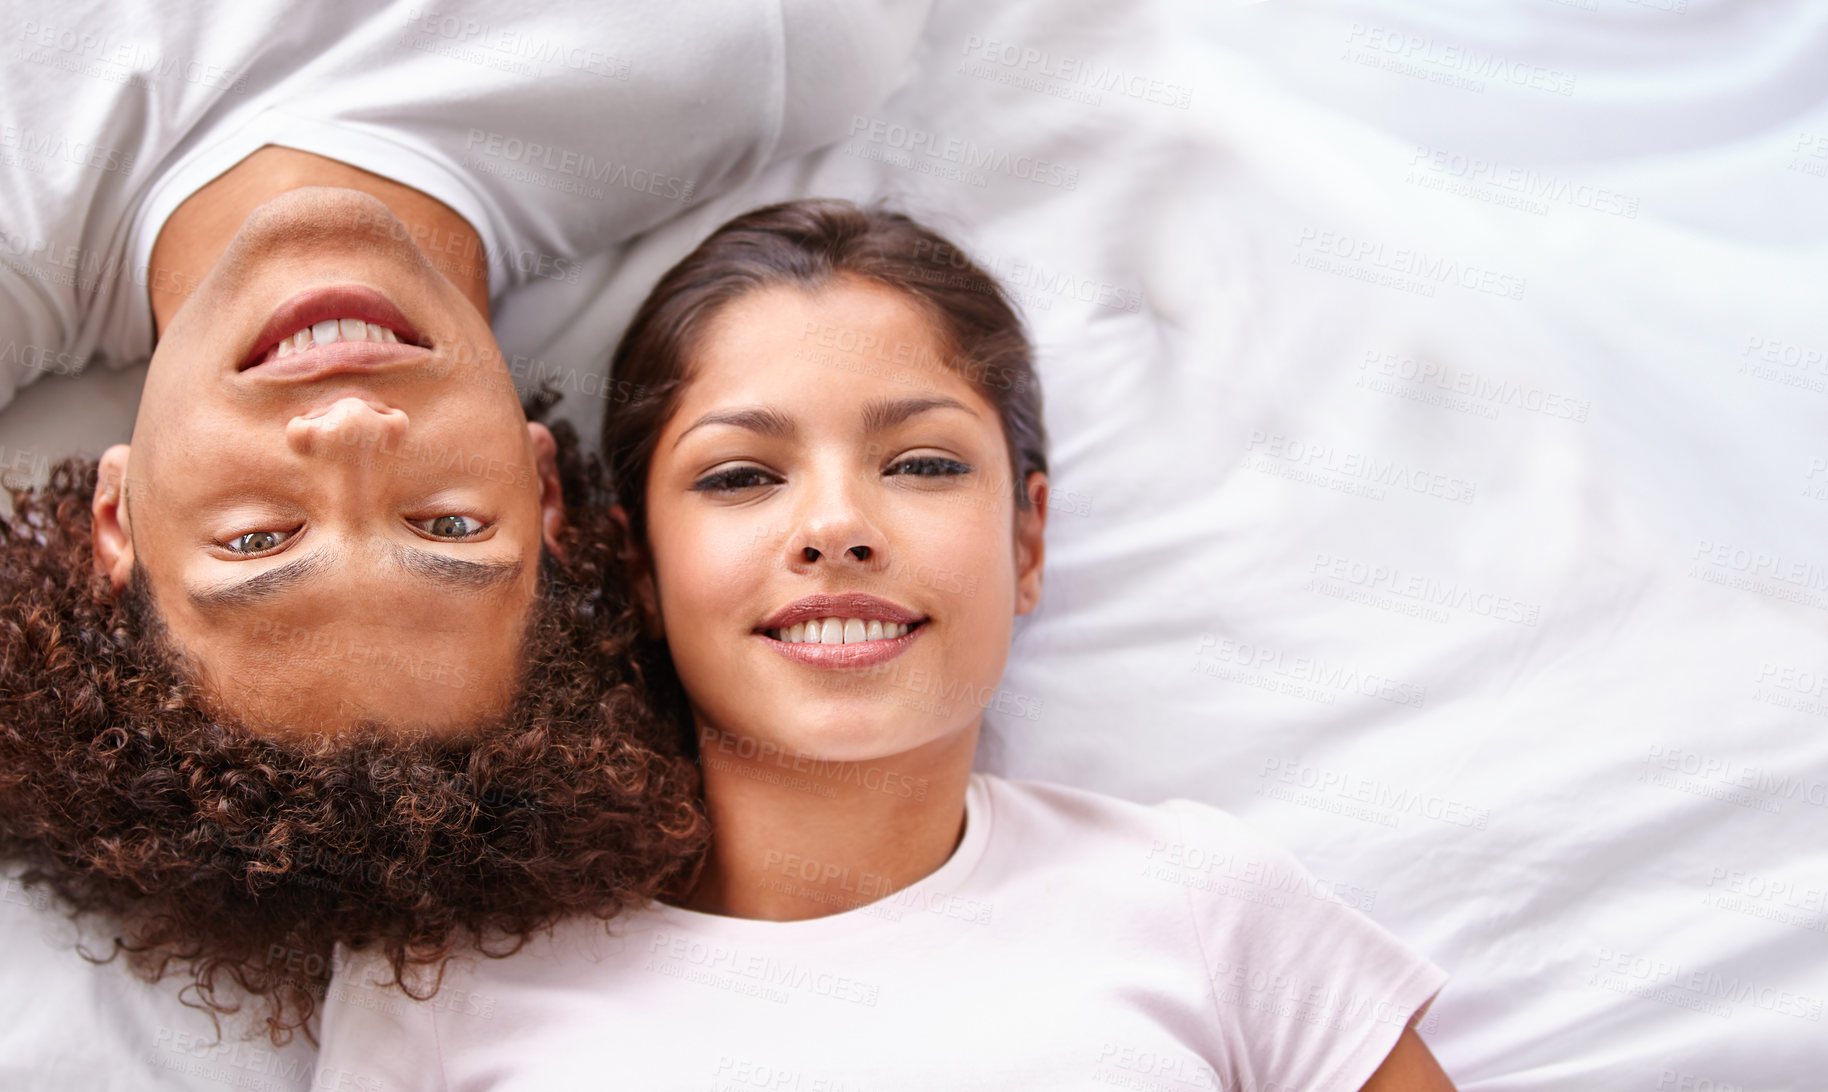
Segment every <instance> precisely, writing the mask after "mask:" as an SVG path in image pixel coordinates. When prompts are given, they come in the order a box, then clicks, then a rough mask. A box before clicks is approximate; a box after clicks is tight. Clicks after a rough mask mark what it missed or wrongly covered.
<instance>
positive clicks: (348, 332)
mask: <svg viewBox="0 0 1828 1092" xmlns="http://www.w3.org/2000/svg"><path fill="white" fill-rule="evenodd" d="M399 340H400V338H399V335H397V334H395V333H394V332H393V331H392V330H389V329H388V328H387V327H385V326H376V325H375V324H374V323H372V322H363V321H362V320H361V319H359V318H346V319H325V320H324V321H322V322H315V323H312V324H311V325H310V326H307V327H305V328H304V329H303V330H300V331H299V332H298V333H296V334H293V335H292V336H291V337H288V338H283V339H281V340H280V342H279V344H278V345H277V346H275V347H274V349H273V352H272V353H271V354H270V355H271V357H272V358H275V359H276V358H278V357H282V356H291V355H292V354H293V353H301V352H304V351H305V350H306V349H310V348H312V347H314V346H318V345H334V344H335V343H337V342H339V341H382V342H387V343H389V344H398V342H399Z"/></svg>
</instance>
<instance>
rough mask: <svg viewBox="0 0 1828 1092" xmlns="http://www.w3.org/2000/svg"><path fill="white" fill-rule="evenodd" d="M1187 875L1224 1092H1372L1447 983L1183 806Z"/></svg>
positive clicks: (1307, 880) (1271, 858) (1227, 828)
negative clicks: (1365, 1090)
mask: <svg viewBox="0 0 1828 1092" xmlns="http://www.w3.org/2000/svg"><path fill="white" fill-rule="evenodd" d="M1167 807H1168V810H1169V811H1170V812H1172V813H1173V814H1174V815H1175V816H1176V817H1177V818H1178V819H1179V820H1180V842H1179V843H1178V844H1176V845H1171V846H1168V847H1165V849H1163V851H1162V852H1160V853H1159V854H1158V857H1159V858H1160V859H1161V860H1160V863H1161V865H1162V867H1164V868H1168V869H1172V870H1175V871H1177V872H1178V873H1179V876H1178V878H1179V881H1180V884H1181V886H1182V887H1183V888H1184V889H1185V890H1186V892H1187V895H1188V900H1189V903H1190V907H1191V910H1192V913H1193V919H1194V928H1195V931H1196V933H1197V935H1198V937H1199V942H1200V947H1201V956H1202V958H1203V959H1204V961H1205V969H1206V973H1207V977H1208V980H1209V982H1210V985H1211V989H1212V997H1213V1007H1214V1012H1213V1017H1212V1018H1213V1020H1214V1022H1215V1023H1214V1038H1215V1040H1216V1042H1215V1044H1214V1045H1215V1047H1216V1049H1215V1050H1214V1051H1213V1055H1214V1060H1215V1064H1217V1065H1219V1067H1220V1072H1221V1073H1222V1074H1223V1075H1224V1076H1225V1078H1226V1080H1225V1081H1224V1083H1223V1085H1222V1087H1225V1088H1248V1089H1301V1090H1303V1092H1358V1090H1359V1089H1360V1088H1362V1087H1363V1086H1364V1083H1365V1082H1366V1081H1368V1080H1370V1079H1371V1075H1372V1074H1373V1073H1375V1072H1376V1071H1377V1068H1378V1066H1380V1065H1382V1064H1383V1061H1384V1059H1385V1058H1386V1057H1388V1056H1389V1053H1390V1051H1391V1049H1392V1048H1393V1047H1395V1046H1396V1041H1397V1039H1398V1038H1399V1037H1400V1036H1401V1035H1402V1032H1403V1029H1404V1028H1405V1027H1407V1026H1409V1025H1410V1024H1411V1023H1412V1022H1414V1021H1416V1020H1418V1019H1419V1018H1420V1015H1421V1013H1422V1011H1423V1010H1424V1009H1425V1008H1426V1007H1427V1005H1428V1004H1429V1003H1430V1002H1432V1001H1433V999H1434V996H1435V994H1436V993H1438V992H1439V991H1440V989H1441V986H1442V984H1443V983H1444V982H1445V981H1446V979H1447V975H1446V972H1444V971H1442V970H1441V968H1439V967H1437V966H1435V965H1434V964H1433V963H1431V962H1429V961H1428V960H1427V959H1425V958H1423V957H1422V956H1421V955H1419V954H1417V953H1416V952H1414V951H1412V950H1410V949H1409V948H1408V947H1406V946H1405V945H1404V944H1403V943H1402V941H1400V940H1398V939H1397V938H1396V937H1395V936H1394V935H1392V934H1391V933H1390V932H1389V931H1388V930H1386V929H1385V928H1384V927H1382V926H1381V925H1379V924H1377V923H1376V922H1375V921H1372V920H1371V919H1370V918H1369V917H1367V916H1366V915H1365V914H1364V913H1362V912H1361V911H1359V910H1358V909H1356V908H1355V907H1354V906H1352V905H1350V903H1352V902H1355V901H1358V899H1357V897H1356V896H1357V895H1358V893H1359V892H1358V889H1355V888H1350V887H1342V886H1340V885H1335V884H1327V883H1323V882H1321V881H1319V880H1317V879H1316V878H1315V877H1314V875H1313V874H1312V873H1310V872H1308V870H1307V869H1305V868H1304V867H1302V865H1301V863H1300V862H1299V861H1297V860H1296V859H1295V857H1294V855H1293V854H1291V853H1289V852H1288V851H1287V850H1285V849H1283V848H1282V847H1281V846H1279V845H1277V844H1275V843H1274V842H1272V841H1271V840H1270V839H1268V838H1267V837H1265V836H1263V835H1262V834H1260V833H1258V832H1257V831H1256V830H1254V829H1253V828H1251V827H1250V826H1248V825H1247V824H1245V823H1244V822H1242V821H1241V820H1239V819H1237V818H1236V817H1234V816H1231V815H1228V814H1226V813H1225V812H1222V811H1219V810H1218V809H1216V808H1211V807H1208V806H1206V805H1204V804H1196V803H1193V802H1190V801H1185V800H1177V801H1173V802H1171V803H1170V804H1168V805H1167Z"/></svg>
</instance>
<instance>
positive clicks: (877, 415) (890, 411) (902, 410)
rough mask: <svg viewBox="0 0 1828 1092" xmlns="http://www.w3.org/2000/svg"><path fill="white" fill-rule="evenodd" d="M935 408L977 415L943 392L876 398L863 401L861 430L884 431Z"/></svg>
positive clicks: (968, 407)
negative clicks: (920, 395)
mask: <svg viewBox="0 0 1828 1092" xmlns="http://www.w3.org/2000/svg"><path fill="white" fill-rule="evenodd" d="M936 409H957V410H964V411H965V412H966V413H969V414H971V416H973V417H976V416H977V413H976V412H974V411H973V410H972V408H971V407H970V406H967V405H965V404H964V403H963V402H960V401H959V400H958V399H956V398H947V397H946V396H945V395H943V394H942V395H932V396H929V397H926V398H878V399H874V400H872V401H870V402H866V403H864V406H863V431H865V432H884V431H887V430H888V429H892V428H894V427H895V426H896V425H899V424H901V423H902V422H903V421H906V420H907V419H908V418H910V417H914V416H916V415H918V414H922V413H926V412H927V411H929V410H936Z"/></svg>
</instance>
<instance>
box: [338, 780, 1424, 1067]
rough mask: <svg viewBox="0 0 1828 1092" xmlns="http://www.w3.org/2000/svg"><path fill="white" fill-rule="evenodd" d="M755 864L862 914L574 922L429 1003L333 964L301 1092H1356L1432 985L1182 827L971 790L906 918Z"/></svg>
mask: <svg viewBox="0 0 1828 1092" xmlns="http://www.w3.org/2000/svg"><path fill="white" fill-rule="evenodd" d="M768 865H769V868H770V871H771V872H778V873H779V875H780V880H779V882H781V883H783V884H789V885H792V886H794V887H797V888H800V889H803V890H809V891H810V892H812V894H811V895H810V896H809V897H812V898H815V899H825V900H828V901H830V902H831V903H832V905H833V906H835V907H849V908H848V909H843V910H841V911H839V912H837V913H834V914H832V915H830V916H827V917H821V918H816V919H812V920H808V921H796V922H768V921H751V920H745V919H738V918H728V917H719V916H715V915H709V914H702V913H695V912H692V911H687V910H681V909H678V908H676V907H670V906H664V905H658V904H656V905H653V906H650V907H649V908H647V909H644V910H641V911H638V912H635V913H632V914H629V915H625V916H623V917H621V918H617V919H615V920H613V921H612V922H610V923H609V924H608V925H607V926H606V925H605V924H604V923H603V922H600V921H596V920H594V919H579V920H573V921H569V922H567V923H565V924H563V925H561V926H560V927H559V928H558V929H557V930H556V931H555V932H554V933H553V934H552V935H550V936H547V935H544V934H542V935H540V936H537V937H536V938H535V939H534V940H533V941H531V942H530V943H529V944H528V945H527V946H526V947H525V948H523V949H522V950H521V951H519V952H518V953H516V954H515V955H513V956H509V957H507V958H504V959H491V958H485V957H481V956H477V955H474V954H470V955H466V956H463V957H460V958H459V959H458V960H457V961H456V962H454V963H453V964H452V965H451V967H450V968H449V970H448V971H447V973H446V976H445V980H444V984H443V988H442V989H441V990H440V991H439V992H438V993H437V994H436V995H434V996H433V997H432V998H431V1000H429V1001H424V1002H417V1001H413V1000H411V999H409V998H407V997H406V996H405V995H404V994H402V993H401V992H400V991H399V990H398V989H396V988H393V987H381V986H376V985H373V983H375V982H378V981H386V980H387V976H386V974H385V972H384V971H383V970H382V969H381V968H382V964H381V962H380V961H379V960H378V958H377V957H375V956H374V955H372V954H369V953H356V954H351V953H349V952H346V951H341V950H339V953H338V969H337V974H336V978H335V979H334V981H333V982H332V983H331V986H330V990H329V993H328V997H327V1000H326V1007H325V1010H324V1022H323V1027H322V1032H323V1038H322V1043H323V1046H322V1050H321V1052H320V1054H319V1060H318V1070H317V1077H316V1079H317V1082H318V1083H317V1084H316V1085H314V1087H323V1088H360V1089H365V1090H368V1092H381V1090H383V1089H437V1090H451V1092H456V1090H463V1092H480V1090H483V1089H497V1090H504V1092H506V1090H515V1092H521V1090H525V1092H535V1090H537V1092H568V1090H573V1089H610V1088H618V1089H619V1088H628V1089H641V1090H643V1092H662V1090H669V1089H681V1090H685V1089H690V1090H692V1092H707V1090H710V1092H736V1090H753V1089H780V1090H792V1092H864V1090H867V1092H885V1090H892V1089H909V1090H914V1089H920V1090H928V1089H935V1088H943V1089H947V1090H959V1089H986V1090H989V1089H995V1090H1007V1089H1014V1088H1045V1089H1050V1090H1056V1089H1075V1088H1086V1089H1090V1088H1112V1087H1116V1088H1133V1089H1160V1090H1174V1092H1197V1090H1202V1089H1207V1090H1221V1089H1222V1090H1224V1092H1330V1090H1338V1092H1356V1090H1357V1089H1359V1088H1360V1087H1362V1086H1363V1084H1364V1082H1365V1081H1367V1080H1368V1079H1370V1077H1371V1075H1372V1073H1374V1072H1375V1071H1376V1070H1377V1067H1378V1066H1379V1065H1380V1064H1382V1062H1383V1060H1384V1058H1385V1057H1386V1056H1387V1055H1388V1054H1389V1052H1390V1050H1391V1048H1392V1047H1393V1046H1394V1045H1395V1044H1396V1040H1397V1038H1398V1036H1399V1035H1400V1034H1401V1033H1402V1030H1403V1028H1404V1027H1405V1026H1407V1025H1409V1024H1410V1023H1411V1022H1412V1021H1413V1020H1415V1019H1417V1018H1418V1017H1419V1015H1420V1012H1421V1010H1422V1009H1423V1008H1425V1007H1426V1005H1427V1004H1428V1003H1429V1002H1430V1001H1431V1000H1432V998H1433V997H1434V995H1435V993H1436V992H1437V991H1438V990H1439V989H1440V988H1441V985H1442V983H1443V981H1444V980H1445V977H1446V976H1445V974H1444V973H1443V972H1442V971H1441V970H1440V968H1438V967H1436V966H1434V965H1433V964H1432V963H1430V962H1429V961H1428V960H1426V959H1424V958H1422V957H1421V956H1419V955H1416V954H1415V953H1414V952H1411V951H1410V950H1409V949H1407V948H1405V947H1404V946H1403V945H1402V943H1401V942H1399V941H1398V940H1397V939H1396V938H1395V937H1393V936H1391V934H1390V933H1388V932H1387V931H1385V930H1384V929H1383V928H1381V927H1380V926H1378V925H1377V924H1376V923H1374V922H1372V921H1371V920H1370V919H1369V918H1367V917H1365V916H1364V915H1363V914H1362V913H1360V912H1358V911H1357V910H1355V909H1352V908H1350V907H1348V906H1346V905H1343V904H1342V903H1341V902H1339V901H1337V899H1336V898H1334V897H1333V894H1334V893H1333V892H1332V890H1331V889H1329V888H1327V887H1326V886H1325V885H1321V884H1318V883H1316V882H1315V880H1314V878H1313V877H1312V876H1311V875H1310V874H1309V873H1308V872H1306V871H1305V870H1304V869H1303V868H1302V867H1301V865H1300V864H1299V863H1297V862H1296V861H1295V859H1294V858H1293V857H1292V856H1290V855H1289V854H1288V853H1287V852H1286V851H1284V850H1282V849H1280V848H1279V847H1277V846H1276V845H1275V844H1273V843H1272V842H1270V841H1268V840H1267V839H1265V838H1264V837H1263V836H1262V835H1260V834H1258V833H1256V832H1255V831H1253V830H1252V829H1251V828H1249V827H1247V826H1245V825H1244V824H1243V823H1242V822H1240V821H1239V820H1237V819H1236V818H1234V817H1232V816H1230V815H1228V814H1227V813H1225V812H1223V811H1219V810H1217V809H1215V808H1211V807H1208V806H1206V805H1203V804H1196V803H1191V802H1188V801H1184V800H1183V801H1171V802H1169V803H1167V804H1163V805H1160V806H1158V807H1144V806H1141V805H1137V804H1131V803H1127V802H1124V801H1120V800H1116V799H1113V798H1110V797H1105V796H1100V795H1097V794H1093V793H1089V792H1083V791H1079V790H1075V789H1068V788H1062V787H1058V786H1052V785H1042V784H1035V783H1023V782H1010V781H1004V780H1001V779H999V778H996V777H992V776H986V775H981V774H978V775H973V777H972V780H971V784H970V788H969V790H968V793H967V798H966V826H965V833H964V837H963V839H962V841H961V842H960V844H959V846H958V848H957V849H956V850H955V851H954V853H953V855H952V857H951V858H950V859H949V860H948V861H947V862H946V864H945V865H943V866H942V867H941V868H940V869H939V870H938V871H937V872H935V873H933V874H932V875H930V876H928V877H926V878H925V879H923V880H920V881H919V882H916V883H914V884H912V885H911V886H908V887H905V888H902V889H900V890H896V891H895V892H894V893H893V894H889V895H887V896H886V897H884V896H883V895H882V892H883V891H885V890H889V889H891V888H894V887H896V886H898V885H897V884H895V883H894V882H893V879H892V878H890V879H889V880H886V881H885V879H884V878H882V877H877V876H872V875H869V874H849V873H845V872H844V871H842V870H839V869H834V868H829V867H827V866H826V865H824V864H823V863H821V862H818V861H809V860H803V859H801V858H798V857H789V856H787V855H785V854H777V855H774V857H773V858H771V860H770V861H769V862H768Z"/></svg>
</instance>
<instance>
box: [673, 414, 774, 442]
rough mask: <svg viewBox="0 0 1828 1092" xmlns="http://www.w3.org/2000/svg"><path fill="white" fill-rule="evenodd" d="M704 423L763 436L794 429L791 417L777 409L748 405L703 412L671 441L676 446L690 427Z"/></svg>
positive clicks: (697, 426)
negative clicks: (733, 427)
mask: <svg viewBox="0 0 1828 1092" xmlns="http://www.w3.org/2000/svg"><path fill="white" fill-rule="evenodd" d="M704 425H735V426H736V427H737V428H746V429H748V430H749V431H751V432H759V433H761V434H762V435H764V436H774V437H777V438H786V437H789V436H792V435H793V434H794V432H795V431H796V429H795V426H794V423H793V418H791V417H789V416H787V415H786V414H784V413H782V412H780V411H779V410H773V409H769V408H768V407H767V406H750V407H748V408H745V409H738V410H715V411H713V412H711V413H707V414H705V415H704V416H703V417H700V418H699V419H698V420H696V421H693V422H692V425H691V428H688V429H686V430H685V432H682V433H680V434H679V439H678V440H674V441H673V446H674V447H678V446H679V443H680V441H681V440H684V439H685V438H686V435H687V434H688V433H690V432H691V431H692V429H694V428H700V427H702V426H704Z"/></svg>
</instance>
